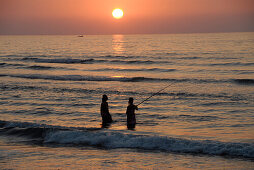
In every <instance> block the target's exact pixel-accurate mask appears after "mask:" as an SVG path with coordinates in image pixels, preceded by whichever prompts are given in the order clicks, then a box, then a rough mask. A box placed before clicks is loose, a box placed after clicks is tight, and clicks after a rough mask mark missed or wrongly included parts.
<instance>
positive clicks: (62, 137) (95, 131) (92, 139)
mask: <svg viewBox="0 0 254 170" xmlns="http://www.w3.org/2000/svg"><path fill="white" fill-rule="evenodd" d="M0 127H1V131H0V134H5V135H6V134H7V135H17V136H27V137H32V138H41V140H42V143H44V144H47V143H51V144H67V145H72V146H77V147H78V146H93V147H102V148H106V149H116V148H130V149H143V150H150V151H165V152H176V153H190V154H207V155H218V156H231V157H245V158H254V145H253V144H249V143H231V142H220V141H213V140H190V139H182V138H173V137H167V136H159V135H154V134H138V133H135V132H133V133H132V132H128V131H125V130H123V131H116V130H110V129H100V128H90V129H89V128H67V127H59V126H58V127H57V126H48V125H40V124H33V123H25V122H23V123H22V122H7V121H0Z"/></svg>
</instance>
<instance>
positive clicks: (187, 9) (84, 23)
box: [0, 0, 254, 35]
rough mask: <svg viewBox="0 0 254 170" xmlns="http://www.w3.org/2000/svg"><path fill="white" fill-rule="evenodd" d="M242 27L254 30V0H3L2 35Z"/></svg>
mask: <svg viewBox="0 0 254 170" xmlns="http://www.w3.org/2000/svg"><path fill="white" fill-rule="evenodd" d="M114 8H121V9H122V10H123V11H124V16H123V17H122V18H121V19H114V18H113V17H112V10H113V9H114ZM242 31H244V32H246V31H254V0H0V34H1V35H5V34H7V35H8V34H14V35H16V34H21V35H22V34H25V35H27V34H57V35H58V34H60V35H61V34H147V33H203V32H242Z"/></svg>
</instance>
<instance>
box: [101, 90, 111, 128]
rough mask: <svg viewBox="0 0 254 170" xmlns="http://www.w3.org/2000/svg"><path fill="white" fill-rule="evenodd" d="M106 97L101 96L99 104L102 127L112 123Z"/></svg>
mask: <svg viewBox="0 0 254 170" xmlns="http://www.w3.org/2000/svg"><path fill="white" fill-rule="evenodd" d="M107 100H108V96H107V95H105V94H104V95H103V96H102V102H101V117H102V125H106V124H109V123H111V122H112V117H111V115H110V113H109V110H108V102H107Z"/></svg>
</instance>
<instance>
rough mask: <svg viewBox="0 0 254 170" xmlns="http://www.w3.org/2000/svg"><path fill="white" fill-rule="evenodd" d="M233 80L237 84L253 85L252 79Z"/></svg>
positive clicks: (253, 80)
mask: <svg viewBox="0 0 254 170" xmlns="http://www.w3.org/2000/svg"><path fill="white" fill-rule="evenodd" d="M233 81H234V82H236V83H238V84H247V85H254V79H234V80H233Z"/></svg>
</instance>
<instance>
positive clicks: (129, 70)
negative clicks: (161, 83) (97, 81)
mask: <svg viewBox="0 0 254 170" xmlns="http://www.w3.org/2000/svg"><path fill="white" fill-rule="evenodd" d="M85 71H123V72H139V71H142V72H143V71H144V72H153V71H156V72H173V71H176V69H160V68H150V69H146V68H141V69H116V68H104V69H95V70H85Z"/></svg>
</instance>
